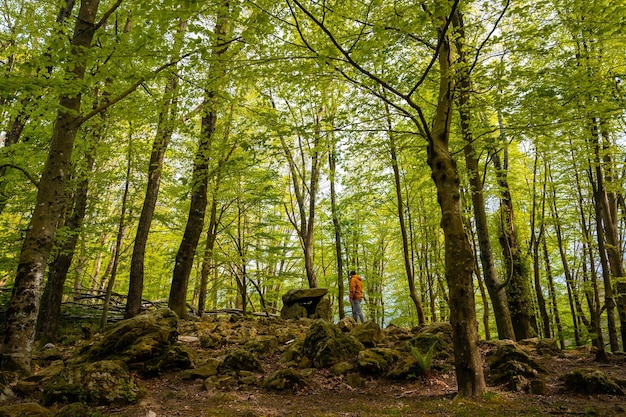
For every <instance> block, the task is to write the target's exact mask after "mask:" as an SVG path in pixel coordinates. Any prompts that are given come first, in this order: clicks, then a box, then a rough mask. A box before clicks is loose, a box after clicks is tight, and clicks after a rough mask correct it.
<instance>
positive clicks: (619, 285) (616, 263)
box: [592, 119, 626, 346]
mask: <svg viewBox="0 0 626 417" xmlns="http://www.w3.org/2000/svg"><path fill="white" fill-rule="evenodd" d="M597 123H598V122H597V121H596V120H595V119H594V120H593V122H592V130H593V138H594V139H595V143H594V144H595V146H594V151H595V155H594V156H595V170H596V180H597V182H598V192H597V193H596V198H597V199H598V200H599V202H600V206H601V207H602V211H601V214H602V217H601V219H602V225H603V230H604V237H605V239H606V246H605V248H606V253H607V259H608V262H609V267H610V268H611V275H612V277H613V279H615V281H616V282H615V287H614V294H615V302H616V307H617V311H618V315H619V318H620V330H621V336H622V346H626V283H624V282H622V279H623V277H624V276H626V271H625V270H624V262H623V253H622V252H623V251H622V242H621V239H620V235H619V230H618V223H619V220H618V218H617V203H616V202H617V199H616V197H615V195H614V193H613V192H610V191H608V190H607V187H606V184H605V180H606V183H608V184H610V183H611V182H612V178H613V174H612V161H611V158H610V156H609V153H608V152H607V149H608V147H609V144H608V139H607V138H606V135H605V134H603V133H602V132H599V129H598V126H597ZM601 154H603V155H605V156H604V157H602V156H601Z"/></svg>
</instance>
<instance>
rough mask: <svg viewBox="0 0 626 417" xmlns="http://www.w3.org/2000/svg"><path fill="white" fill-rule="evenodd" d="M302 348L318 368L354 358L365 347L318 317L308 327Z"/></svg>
mask: <svg viewBox="0 0 626 417" xmlns="http://www.w3.org/2000/svg"><path fill="white" fill-rule="evenodd" d="M302 349H303V352H304V355H305V356H306V357H307V358H309V360H310V361H311V364H312V365H313V366H314V367H316V368H318V369H319V368H326V367H329V366H332V365H334V364H336V363H339V362H342V361H345V360H348V359H351V358H354V357H356V356H357V355H358V353H359V352H360V351H362V350H363V349H365V347H364V346H363V344H362V343H361V342H359V341H358V340H357V339H356V338H354V337H352V336H349V335H346V334H345V333H342V332H341V331H340V330H339V329H338V328H337V326H335V325H333V324H331V323H329V322H327V321H325V320H322V319H318V320H316V321H314V322H313V324H312V325H311V327H310V328H309V331H308V333H307V335H306V337H305V339H304V345H303V347H302Z"/></svg>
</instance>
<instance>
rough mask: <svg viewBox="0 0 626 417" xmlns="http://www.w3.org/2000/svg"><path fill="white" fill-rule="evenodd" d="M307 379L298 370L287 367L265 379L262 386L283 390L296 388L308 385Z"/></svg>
mask: <svg viewBox="0 0 626 417" xmlns="http://www.w3.org/2000/svg"><path fill="white" fill-rule="evenodd" d="M308 385H309V382H308V381H307V379H306V378H305V377H304V376H303V375H302V374H300V373H299V372H298V371H296V370H294V369H291V368H287V369H280V370H278V371H276V372H274V373H272V374H271V375H270V376H268V377H267V378H265V379H264V380H263V383H262V386H263V388H265V389H269V390H275V391H283V390H287V389H289V390H295V389H298V388H302V387H305V386H308Z"/></svg>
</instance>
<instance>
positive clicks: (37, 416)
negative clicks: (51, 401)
mask: <svg viewBox="0 0 626 417" xmlns="http://www.w3.org/2000/svg"><path fill="white" fill-rule="evenodd" d="M52 415H53V414H52V412H51V411H50V410H48V409H46V408H44V407H42V406H40V405H39V404H37V403H23V404H13V405H7V406H3V407H0V417H51V416H52Z"/></svg>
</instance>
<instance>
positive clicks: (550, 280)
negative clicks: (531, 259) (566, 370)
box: [541, 239, 565, 349]
mask: <svg viewBox="0 0 626 417" xmlns="http://www.w3.org/2000/svg"><path fill="white" fill-rule="evenodd" d="M541 243H542V246H543V258H544V262H545V264H546V279H547V280H548V288H549V289H550V299H551V300H552V311H553V315H554V322H555V324H556V332H557V334H556V336H557V338H558V339H559V343H560V346H561V349H565V337H564V335H563V327H562V326H561V318H560V316H559V310H558V308H557V302H556V291H555V290H554V277H553V275H552V265H551V263H550V253H549V252H548V245H547V243H546V240H545V239H542V242H541ZM551 336H552V335H551V334H548V335H547V336H546V335H545V334H544V337H546V338H548V337H551Z"/></svg>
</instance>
